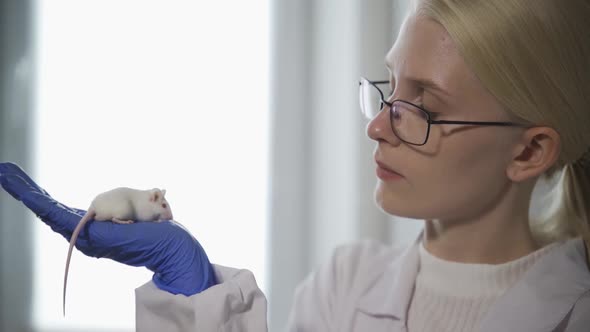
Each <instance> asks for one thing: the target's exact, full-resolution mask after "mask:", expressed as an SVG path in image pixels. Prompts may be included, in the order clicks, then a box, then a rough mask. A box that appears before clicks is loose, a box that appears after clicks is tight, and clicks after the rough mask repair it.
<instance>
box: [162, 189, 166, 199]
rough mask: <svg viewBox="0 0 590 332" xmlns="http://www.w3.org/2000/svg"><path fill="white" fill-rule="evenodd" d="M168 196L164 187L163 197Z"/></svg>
mask: <svg viewBox="0 0 590 332" xmlns="http://www.w3.org/2000/svg"><path fill="white" fill-rule="evenodd" d="M165 196H166V189H162V197H165Z"/></svg>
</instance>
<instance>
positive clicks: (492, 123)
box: [429, 120, 526, 127]
mask: <svg viewBox="0 0 590 332" xmlns="http://www.w3.org/2000/svg"><path fill="white" fill-rule="evenodd" d="M429 123H430V124H465V125H478V126H482V125H483V126H507V127H508V126H515V127H526V125H524V124H520V123H514V122H477V121H450V120H429Z"/></svg>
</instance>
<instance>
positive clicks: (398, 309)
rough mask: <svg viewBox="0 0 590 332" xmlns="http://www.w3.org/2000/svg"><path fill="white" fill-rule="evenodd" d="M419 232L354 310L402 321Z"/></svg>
mask: <svg viewBox="0 0 590 332" xmlns="http://www.w3.org/2000/svg"><path fill="white" fill-rule="evenodd" d="M423 232H424V230H422V231H421V232H420V233H419V234H418V236H417V238H416V239H415V240H414V241H413V243H412V244H411V245H410V246H408V247H407V248H406V249H405V250H404V251H403V252H402V253H401V254H400V255H399V256H397V257H396V258H395V259H394V260H393V261H392V262H391V263H390V264H389V265H388V266H387V268H386V269H385V271H384V273H382V274H381V275H380V276H379V277H377V279H376V280H375V282H373V283H372V285H371V286H370V287H369V289H368V290H367V291H366V293H365V294H364V295H363V296H361V297H360V299H359V301H358V303H357V309H359V310H360V311H362V312H364V313H366V314H368V315H372V316H382V317H391V318H394V319H397V320H401V321H403V322H405V321H406V314H407V312H408V307H409V304H410V300H411V299H412V295H413V293H414V284H415V281H416V276H417V275H418V269H419V264H420V259H419V251H418V248H419V245H420V242H421V241H422V234H423Z"/></svg>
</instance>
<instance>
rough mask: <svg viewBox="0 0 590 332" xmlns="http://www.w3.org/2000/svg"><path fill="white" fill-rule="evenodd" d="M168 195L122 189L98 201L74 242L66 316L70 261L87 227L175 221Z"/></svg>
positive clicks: (69, 254)
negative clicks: (98, 223) (91, 224)
mask: <svg viewBox="0 0 590 332" xmlns="http://www.w3.org/2000/svg"><path fill="white" fill-rule="evenodd" d="M165 195H166V190H164V189H162V190H160V189H157V188H154V189H150V190H138V189H132V188H125V187H121V188H115V189H112V190H109V191H106V192H104V193H102V194H99V195H98V196H96V198H94V200H93V201H92V203H91V204H90V207H89V208H88V211H87V212H86V214H85V215H84V216H83V217H82V219H80V222H79V223H78V225H77V226H76V228H75V229H74V232H73V233H72V237H71V239H70V248H69V250H68V257H67V260H66V270H65V276H64V286H63V288H64V289H63V313H64V316H65V314H66V287H67V283H68V270H69V267H70V259H71V257H72V250H73V249H74V245H75V244H76V240H77V239H78V235H79V234H80V231H81V230H82V228H83V227H84V225H86V223H87V222H88V221H90V220H95V221H112V222H115V223H119V224H130V223H133V222H134V221H160V220H172V210H171V209H170V204H168V201H166V198H165Z"/></svg>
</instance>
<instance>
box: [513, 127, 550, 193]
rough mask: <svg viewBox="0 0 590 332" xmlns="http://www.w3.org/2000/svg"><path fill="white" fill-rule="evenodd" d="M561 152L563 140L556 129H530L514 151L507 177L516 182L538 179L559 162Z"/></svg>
mask: <svg viewBox="0 0 590 332" xmlns="http://www.w3.org/2000/svg"><path fill="white" fill-rule="evenodd" d="M560 151H561V138H560V136H559V133H558V132H557V131H556V130H555V129H553V128H551V127H533V128H529V129H527V130H526V131H525V132H524V133H523V134H522V137H521V140H520V142H519V143H518V144H517V146H516V147H515V149H514V153H513V158H512V160H511V161H510V163H509V164H508V167H507V168H506V175H507V176H508V178H509V179H511V180H512V181H514V182H521V181H525V180H528V179H531V178H535V177H538V176H540V175H541V174H543V173H544V172H545V171H547V170H548V169H549V168H550V167H551V166H553V165H554V164H555V163H556V162H557V159H558V158H559V154H560Z"/></svg>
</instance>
